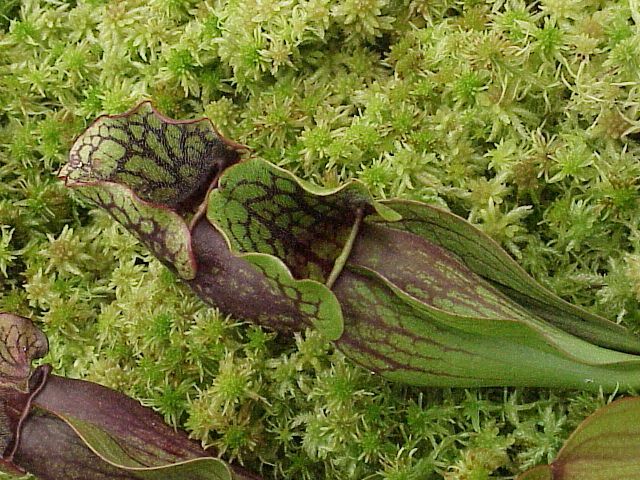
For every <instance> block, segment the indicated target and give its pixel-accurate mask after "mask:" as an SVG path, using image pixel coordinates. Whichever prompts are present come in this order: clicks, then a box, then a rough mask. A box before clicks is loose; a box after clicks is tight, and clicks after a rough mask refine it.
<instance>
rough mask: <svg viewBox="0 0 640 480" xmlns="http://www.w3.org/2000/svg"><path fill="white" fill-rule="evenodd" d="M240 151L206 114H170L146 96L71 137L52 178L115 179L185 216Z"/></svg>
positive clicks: (72, 183)
mask: <svg viewBox="0 0 640 480" xmlns="http://www.w3.org/2000/svg"><path fill="white" fill-rule="evenodd" d="M246 151H248V148H247V147H245V146H243V145H241V144H239V143H236V142H233V141H231V140H228V139H226V138H224V137H223V136H222V135H221V134H220V133H219V132H218V131H217V129H216V128H215V127H214V125H213V124H212V123H211V121H210V120H209V119H208V118H205V117H202V118H197V119H191V120H174V119H171V118H168V117H166V116H164V115H163V114H162V113H160V112H159V111H158V110H156V108H155V107H154V106H153V105H152V103H151V102H150V101H146V102H142V103H140V104H139V105H137V106H136V107H134V108H133V109H131V110H129V111H127V112H125V113H122V114H118V115H102V116H100V117H98V118H97V119H96V120H95V121H94V122H93V123H92V124H91V125H90V126H89V127H88V128H87V130H86V131H85V132H84V134H82V135H81V136H79V137H78V138H77V139H76V141H75V142H74V144H73V146H72V147H71V151H70V153H69V161H68V163H67V164H66V165H64V166H63V167H62V168H61V169H60V171H59V173H58V178H60V179H61V180H63V181H64V182H65V185H67V186H69V187H76V186H79V185H91V184H93V185H95V184H119V185H122V186H125V187H127V188H128V189H130V190H131V192H132V193H133V194H134V195H135V196H136V197H138V198H139V199H140V200H142V201H144V202H146V203H147V204H149V205H153V206H156V207H163V208H168V209H170V210H173V211H175V212H176V213H178V214H179V215H181V216H189V215H192V214H193V213H194V212H195V210H196V209H197V207H198V206H199V205H201V204H202V203H203V202H204V201H205V200H206V194H207V192H208V191H209V190H210V188H211V187H212V184H215V181H216V180H217V177H218V176H219V175H220V173H221V172H222V171H224V170H225V169H226V168H227V167H228V166H230V165H233V164H235V163H237V162H239V161H240V154H241V153H242V152H246ZM213 186H215V185H213Z"/></svg>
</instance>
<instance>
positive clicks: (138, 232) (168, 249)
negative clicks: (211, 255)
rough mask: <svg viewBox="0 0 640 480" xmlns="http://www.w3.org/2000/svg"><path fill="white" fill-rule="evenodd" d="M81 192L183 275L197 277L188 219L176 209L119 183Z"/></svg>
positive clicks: (97, 185)
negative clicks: (159, 204)
mask: <svg viewBox="0 0 640 480" xmlns="http://www.w3.org/2000/svg"><path fill="white" fill-rule="evenodd" d="M79 191H80V193H81V194H82V195H83V196H84V197H85V198H87V199H88V200H90V201H91V202H92V203H93V204H94V205H96V206H98V207H100V208H103V209H104V210H105V211H107V212H108V213H109V215H111V216H112V217H113V218H114V219H115V220H116V221H118V222H119V223H121V224H122V225H123V226H124V227H125V228H126V229H127V230H129V231H130V232H131V233H133V234H134V235H135V236H136V237H137V238H138V239H139V240H140V241H141V242H143V243H144V244H145V245H146V246H147V248H149V250H151V251H152V252H153V254H154V255H155V256H156V257H158V258H159V259H160V260H161V261H162V262H163V263H164V264H165V265H167V266H168V267H169V268H171V269H172V270H174V271H175V272H176V273H177V274H178V275H179V276H180V277H181V278H183V279H186V280H189V279H192V278H194V277H195V275H196V270H197V264H196V260H195V258H194V255H193V251H192V247H191V236H190V234H189V228H188V227H187V224H186V223H185V221H184V220H183V219H182V217H180V215H178V214H177V213H176V212H174V211H172V210H169V209H167V208H164V207H158V206H157V205H154V204H152V203H149V202H146V201H144V200H141V199H140V198H138V197H137V196H136V195H135V194H134V193H133V192H132V191H131V190H130V189H129V188H128V187H126V186H123V185H119V184H117V183H105V182H97V183H90V184H83V185H82V186H81V188H80V189H79Z"/></svg>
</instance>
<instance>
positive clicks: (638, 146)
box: [0, 0, 640, 480]
mask: <svg viewBox="0 0 640 480" xmlns="http://www.w3.org/2000/svg"><path fill="white" fill-rule="evenodd" d="M144 99H151V100H153V102H154V103H155V105H156V106H157V107H158V109H160V110H161V111H163V112H165V113H166V114H167V115H169V116H173V117H175V118H195V117H200V116H203V115H204V116H208V117H209V118H211V119H212V121H213V122H214V124H215V125H216V126H217V127H218V128H219V130H220V131H221V132H223V133H224V134H225V135H226V136H227V137H229V138H231V139H234V140H236V141H238V142H241V143H244V144H246V145H248V146H250V147H251V148H252V149H253V150H254V154H255V155H256V156H259V157H262V158H265V159H268V160H270V161H272V162H274V163H276V164H279V165H281V166H284V167H285V168H287V169H290V170H292V171H295V172H296V173H297V174H298V175H300V176H302V177H304V178H307V179H309V180H311V181H313V182H316V183H318V184H322V185H328V186H331V185H336V184H338V183H340V182H342V181H344V180H345V179H348V178H352V177H356V178H359V179H361V180H362V181H364V182H365V183H366V184H367V185H368V186H369V187H370V188H371V190H372V191H373V192H374V194H375V195H376V196H378V197H404V198H411V199H417V200H421V201H425V202H428V203H431V204H435V205H439V206H443V207H445V208H449V209H450V210H451V211H453V212H455V213H457V214H459V215H461V216H463V217H465V218H467V219H469V220H470V221H471V222H473V223H474V224H476V225H477V226H479V227H480V228H481V229H482V230H484V231H485V232H487V233H488V234H489V235H491V236H492V237H493V238H494V239H496V240H497V241H498V242H500V243H501V244H502V245H503V247H504V248H505V249H506V250H508V251H509V252H510V253H511V254H512V255H513V256H514V257H515V258H516V259H517V260H518V262H519V263H520V264H521V265H522V266H523V267H524V268H525V269H526V270H527V271H529V272H530V273H531V274H532V275H533V276H534V277H535V278H536V279H537V280H538V281H539V282H541V283H542V284H544V285H546V286H547V287H549V288H550V289H552V290H553V291H555V292H556V293H558V294H559V295H561V296H562V297H563V298H565V299H567V300H569V301H572V302H574V303H577V304H580V305H583V306H585V307H586V308H587V309H589V310H591V311H593V312H597V313H599V314H602V315H604V316H606V317H608V318H610V319H611V320H615V321H618V322H621V323H623V324H625V325H626V326H628V327H629V328H630V329H631V330H633V331H636V332H637V331H638V330H640V308H639V302H640V230H639V225H640V200H639V197H640V192H639V190H640V161H639V156H638V154H639V152H640V143H639V140H640V13H638V2H637V1H636V0H628V1H605V0H600V1H598V0H541V1H538V2H524V1H519V0H512V1H508V0H505V1H495V2H491V1H479V0H469V1H452V0H434V1H417V0H412V1H409V0H402V1H392V0H343V1H336V0H246V1H240V0H232V1H228V2H223V1H216V0H206V1H196V0H121V1H117V2H112V1H106V0H105V1H101V0H78V1H73V0H23V1H22V2H20V1H16V0H0V310H2V311H10V312H15V313H18V314H21V315H24V316H28V317H30V318H33V319H34V320H35V321H36V322H37V324H38V325H39V326H41V328H43V330H44V331H45V332H46V334H47V335H48V337H49V340H50V344H51V352H50V354H49V355H48V357H47V358H46V359H45V361H47V362H50V363H52V364H53V365H54V368H55V371H56V372H57V373H59V374H63V375H67V376H70V377H75V378H85V379H88V380H92V381H96V382H99V383H101V384H104V385H107V386H110V387H112V388H115V389H118V390H120V391H123V392H125V393H127V394H129V395H131V396H133V397H135V398H137V399H139V400H140V401H142V402H143V403H144V404H145V405H148V406H150V407H152V408H154V409H155V410H157V411H158V412H160V413H161V414H162V415H163V416H164V418H165V420H166V421H167V422H169V423H172V424H174V425H176V426H181V427H183V428H185V429H186V430H187V431H188V432H189V433H190V434H191V436H192V437H193V438H194V439H196V440H198V441H201V442H202V443H203V444H204V445H206V446H209V447H211V448H213V449H216V450H217V451H219V452H220V453H221V454H222V456H223V457H224V458H225V459H227V460H229V461H233V462H239V463H242V464H244V465H246V466H247V467H249V468H251V469H253V470H255V471H260V472H262V474H263V475H264V476H265V478H266V479H276V478H277V479H347V478H348V479H363V480H364V479H369V480H377V479H380V480H382V479H385V480H423V479H426V480H428V479H440V478H444V479H446V480H483V479H490V478H491V479H507V478H514V476H515V475H517V474H518V473H519V472H522V471H523V470H525V469H527V468H529V467H531V466H533V465H536V464H538V463H542V462H547V461H548V460H550V459H551V458H553V456H554V455H555V453H556V452H557V450H558V449H559V447H560V446H561V445H562V442H563V441H564V440H565V439H566V437H567V436H568V434H569V433H570V432H571V431H572V429H573V428H575V426H576V425H577V424H578V423H579V422H580V421H581V420H582V419H583V418H584V417H585V416H586V415H588V414H589V413H591V412H592V411H594V410H595V409H596V408H597V407H598V406H600V405H602V404H604V403H606V402H607V401H609V400H610V398H609V397H607V396H604V395H592V394H586V393H582V392H576V391H549V390H542V389H513V388H504V389H503V388H495V389H477V390H473V389H416V388H409V387H406V386H402V385H393V384H390V383H387V382H385V381H382V380H381V379H380V378H377V377H375V376H373V375H371V374H369V373H368V372H366V371H363V370H361V369H360V368H358V367H355V366H354V365H352V364H351V363H350V362H349V361H348V360H345V359H344V358H343V357H342V356H341V355H340V354H339V353H337V352H335V351H334V350H333V349H332V348H331V346H330V345H329V344H326V343H325V342H323V341H322V340H321V339H320V338H319V337H318V336H317V335H316V334H314V333H313V332H306V333H305V334H301V335H300V336H297V337H296V338H295V339H292V338H283V337H281V336H276V335H274V334H273V333H271V332H269V331H267V330H262V329H260V328H257V327H254V326H251V325H247V324H246V323H243V322H242V321H241V319H235V318H228V317H226V316H224V315H223V314H222V313H219V312H217V311H216V310H214V309H211V308H207V307H206V306H204V305H203V304H202V303H201V302H200V301H199V300H198V299H197V298H196V297H195V296H194V295H192V294H191V293H190V292H189V291H188V289H187V288H185V287H184V286H182V285H181V284H180V283H178V282H177V280H176V279H175V278H174V276H173V275H172V274H171V273H170V272H169V271H168V270H167V269H166V268H165V267H163V266H162V265H161V264H160V263H159V262H157V261H156V260H155V259H154V258H152V257H151V256H150V255H149V253H148V252H147V251H146V250H145V249H143V248H142V247H141V246H139V245H138V244H137V242H136V241H135V240H134V239H133V238H132V237H131V236H130V235H129V234H128V233H126V232H125V231H123V229H122V228H120V227H119V225H117V224H114V223H113V222H112V221H111V220H110V219H109V218H108V217H107V216H106V215H105V214H103V213H101V212H98V211H95V210H92V209H90V208H89V207H88V206H87V205H85V204H83V203H82V202H81V201H80V200H79V199H77V198H74V197H73V196H72V195H71V193H70V192H69V191H67V190H66V189H65V188H64V186H63V185H61V183H60V182H58V180H57V179H56V176H55V172H56V171H57V170H58V168H59V167H60V166H61V165H62V164H64V162H65V161H66V154H67V152H68V150H69V147H70V145H71V142H72V140H73V138H74V137H75V136H77V135H78V134H79V133H80V132H81V131H82V130H83V128H84V127H85V126H86V125H87V124H88V123H89V122H90V121H91V120H92V119H93V118H95V117H96V116H98V115H100V114H103V113H119V112H123V111H125V110H128V109H129V108H131V107H133V106H134V105H136V104H137V103H139V102H140V101H141V100H144ZM256 301H259V299H256ZM0 478H10V477H9V476H1V475H0Z"/></svg>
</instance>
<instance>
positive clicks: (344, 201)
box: [207, 159, 399, 282]
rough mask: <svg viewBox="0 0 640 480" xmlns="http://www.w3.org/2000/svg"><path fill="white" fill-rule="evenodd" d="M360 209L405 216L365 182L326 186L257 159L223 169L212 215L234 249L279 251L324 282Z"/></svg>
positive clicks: (299, 272) (295, 267)
mask: <svg viewBox="0 0 640 480" xmlns="http://www.w3.org/2000/svg"><path fill="white" fill-rule="evenodd" d="M359 209H361V210H363V211H364V213H365V214H378V215H381V216H382V217H383V218H385V219H386V220H387V221H390V220H397V219H399V216H398V215H397V214H396V213H395V212H393V211H392V210H390V209H389V208H386V207H383V206H380V205H379V204H378V203H377V202H375V201H374V200H373V198H372V197H371V194H370V193H369V191H368V190H367V188H366V187H365V186H364V185H363V184H362V183H360V182H357V181H352V182H349V183H347V184H345V185H343V186H342V187H339V188H336V189H324V188H321V187H318V186H314V185H311V184H309V183H307V182H304V181H302V180H300V179H299V178H297V177H296V176H294V175H293V174H291V173H290V172H287V171H286V170H283V169H281V168H278V167H276V166H275V165H272V164H270V163H268V162H265V161H263V160H259V159H253V160H249V161H246V162H242V163H240V164H237V165H234V166H233V167H231V168H229V169H227V171H226V172H225V173H224V174H223V176H222V177H221V178H220V182H219V185H218V189H217V190H215V191H213V192H211V196H210V198H209V207H208V210H207V217H208V218H209V220H210V221H211V222H212V223H213V224H214V225H216V226H217V227H218V228H220V229H221V230H222V231H223V232H224V233H225V234H226V236H227V238H228V239H229V242H230V246H231V248H232V250H235V251H238V252H243V253H264V254H268V255H273V256H275V257H277V258H279V259H281V260H282V261H283V262H284V263H285V264H286V265H287V267H288V268H289V269H290V270H291V272H292V273H293V276H294V277H295V278H309V279H312V280H318V281H320V282H324V281H326V280H327V277H328V276H329V273H330V272H331V270H332V268H333V264H334V262H335V260H336V258H337V257H338V255H339V254H340V252H341V251H342V248H343V246H344V244H345V242H346V239H347V237H348V236H349V231H350V229H351V226H352V225H353V223H354V221H355V218H356V214H357V213H356V212H357V211H358V210H359Z"/></svg>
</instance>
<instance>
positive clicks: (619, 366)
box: [333, 267, 640, 390]
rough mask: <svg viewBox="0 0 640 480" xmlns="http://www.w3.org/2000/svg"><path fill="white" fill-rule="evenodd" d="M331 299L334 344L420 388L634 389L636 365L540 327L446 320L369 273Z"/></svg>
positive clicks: (345, 277) (341, 286) (353, 278)
mask: <svg viewBox="0 0 640 480" xmlns="http://www.w3.org/2000/svg"><path fill="white" fill-rule="evenodd" d="M333 291H334V293H335V295H336V297H337V298H338V300H339V301H340V305H341V306H342V311H343V315H344V319H345V321H344V333H343V335H342V337H340V339H339V340H338V341H337V342H336V345H337V346H338V348H340V350H342V351H343V352H344V353H345V355H347V356H348V357H350V358H352V359H353V360H354V361H356V362H357V363H359V364H360V365H362V366H363V367H365V368H367V369H369V370H371V371H374V372H378V373H380V374H382V375H383V376H384V377H385V378H387V379H389V380H393V381H399V382H402V383H409V384H412V385H424V386H451V385H456V386H467V387H472V386H501V385H514V386H541V387H542V386H544V387H560V388H581V389H597V388H598V387H599V386H602V387H603V388H605V389H607V390H612V389H615V388H617V387H618V386H624V387H625V388H628V387H629V386H632V385H636V384H637V382H638V372H640V359H639V358H638V357H635V356H633V355H628V354H624V353H620V352H616V351H612V350H607V349H604V348H601V347H598V346H595V345H592V344H589V343H587V342H585V341H584V340H581V339H578V338H576V337H573V336H571V335H569V334H567V333H566V332H563V331H561V330H558V329H556V328H555V327H553V326H549V325H545V324H544V323H542V322H536V321H533V322H523V321H508V320H499V319H481V318H478V317H466V316H462V315H452V314H450V313H447V312H444V311H442V310H440V309H435V308H432V307H429V306H427V305H425V304H422V303H421V302H416V301H415V300H413V299H411V298H410V297H409V296H408V295H407V294H406V293H404V292H402V291H401V290H400V289H398V288H397V287H395V286H394V285H392V284H390V283H389V282H387V281H386V280H385V279H384V278H383V277H381V276H380V275H379V274H377V273H376V272H373V271H368V270H366V269H363V268H356V267H348V268H347V269H345V271H344V272H343V273H342V275H341V276H340V278H339V279H338V281H337V282H336V284H335V288H334V290H333Z"/></svg>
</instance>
